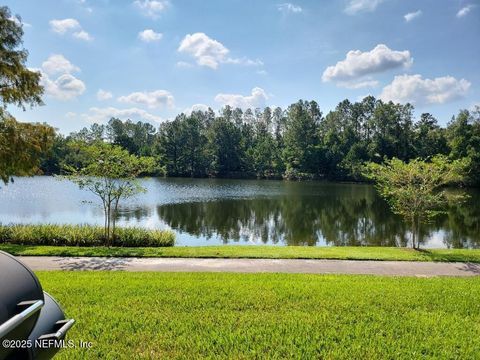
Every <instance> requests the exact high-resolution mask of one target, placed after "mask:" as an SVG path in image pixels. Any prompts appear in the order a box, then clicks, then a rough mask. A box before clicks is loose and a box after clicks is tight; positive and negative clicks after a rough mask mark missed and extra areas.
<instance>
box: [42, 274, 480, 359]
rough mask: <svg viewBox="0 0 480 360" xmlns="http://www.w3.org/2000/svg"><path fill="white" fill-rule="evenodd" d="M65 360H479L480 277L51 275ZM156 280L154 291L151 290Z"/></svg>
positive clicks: (45, 278) (46, 277) (45, 277)
mask: <svg viewBox="0 0 480 360" xmlns="http://www.w3.org/2000/svg"><path fill="white" fill-rule="evenodd" d="M39 277H40V280H41V282H42V286H43V287H44V289H45V290H46V291H48V292H49V293H50V294H52V295H53V296H54V297H55V298H56V299H57V300H59V301H60V303H61V304H62V305H63V306H64V307H65V310H66V312H67V315H68V316H70V317H73V318H75V319H76V321H77V323H76V325H75V327H74V328H73V329H72V330H71V332H70V334H69V339H72V340H76V341H78V340H83V341H91V342H92V343H93V347H92V349H90V350H87V349H78V348H77V349H66V350H62V351H61V352H60V353H59V356H58V359H100V358H102V359H104V358H108V359H144V358H165V359H175V358H182V359H190V358H222V359H251V358H273V359H289V358H303V359H318V358H325V359H393V358H395V359H415V358H436V359H437V358H444V359H447V358H449V359H453V358H457V359H474V358H480V325H479V324H480V321H479V320H480V305H479V303H478V299H479V298H480V279H478V278H461V279H459V278H431V279H419V278H391V277H374V276H334V275H294V274H211V273H195V274H192V273H119V272H108V273H106V272H75V273H71V272H43V273H39ZM147 284H148V285H147Z"/></svg>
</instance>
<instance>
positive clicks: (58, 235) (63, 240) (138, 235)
mask: <svg viewBox="0 0 480 360" xmlns="http://www.w3.org/2000/svg"><path fill="white" fill-rule="evenodd" d="M174 242H175V234H174V233H173V232H172V231H169V230H147V229H143V228H139V227H126V228H117V229H116V235H115V239H114V241H113V244H112V245H114V246H126V247H141V246H152V247H159V246H173V245H174ZM0 243H11V244H22V245H69V246H102V245H104V244H105V236H104V230H103V227H101V226H91V225H56V224H44V225H34V224H32V225H22V224H11V225H0Z"/></svg>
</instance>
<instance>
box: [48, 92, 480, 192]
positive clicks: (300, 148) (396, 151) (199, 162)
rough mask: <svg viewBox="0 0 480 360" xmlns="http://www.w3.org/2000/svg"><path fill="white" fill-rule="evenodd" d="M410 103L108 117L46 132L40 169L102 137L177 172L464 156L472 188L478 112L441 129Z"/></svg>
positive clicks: (264, 171) (336, 171)
mask: <svg viewBox="0 0 480 360" xmlns="http://www.w3.org/2000/svg"><path fill="white" fill-rule="evenodd" d="M413 110H414V108H413V106H412V105H410V104H406V105H401V104H394V103H392V102H389V103H386V102H383V101H381V100H377V99H375V98H374V97H372V96H369V97H366V98H364V99H363V100H362V101H361V102H356V103H352V102H350V101H348V100H344V101H342V102H341V103H339V104H338V106H337V107H336V108H335V110H334V111H330V112H329V113H328V114H327V115H326V116H324V114H322V112H321V110H320V108H319V106H318V104H317V103H316V102H314V101H302V100H300V101H298V102H296V103H294V104H292V105H290V106H289V107H288V109H286V110H283V109H281V108H275V109H271V108H268V107H267V108H265V109H263V110H261V109H255V110H251V109H247V110H246V111H242V110H241V109H232V108H231V107H229V106H226V107H225V108H223V109H222V110H221V112H220V113H218V114H216V113H215V112H214V111H213V110H211V109H209V110H208V111H194V112H192V113H191V114H189V115H187V114H183V113H182V114H180V115H178V116H177V117H176V118H175V119H174V120H172V121H167V122H164V123H162V124H161V125H160V127H159V128H158V129H157V128H155V127H154V126H153V125H151V124H149V123H144V122H137V123H135V122H132V121H130V120H126V121H121V120H119V119H116V118H112V119H111V120H110V121H109V122H108V124H107V125H99V124H93V125H92V126H90V127H89V128H84V129H82V130H80V131H78V132H74V133H71V134H70V135H68V136H66V137H65V136H63V135H61V134H56V136H55V139H54V144H53V147H52V149H51V150H50V152H49V154H48V156H47V157H46V158H45V159H44V160H43V162H42V165H41V169H42V171H43V172H44V173H46V174H56V173H61V172H62V169H63V168H64V167H65V165H73V166H76V165H79V164H81V163H82V156H83V155H82V152H81V151H79V150H78V149H79V146H78V145H79V144H85V143H87V144H90V143H93V142H96V141H106V142H109V143H113V144H117V145H120V146H122V147H123V148H125V149H127V150H128V151H129V152H130V153H132V154H136V155H141V156H153V157H155V158H156V159H157V163H158V165H159V167H158V169H159V170H158V172H157V173H156V174H155V175H160V174H162V175H167V176H184V177H229V178H266V179H273V178H285V179H320V178H325V179H332V180H363V179H362V177H361V175H360V170H361V165H362V164H363V163H364V162H367V161H374V162H382V161H383V159H385V158H393V157H396V158H399V159H401V160H405V161H408V160H410V159H414V158H422V159H428V158H429V157H431V156H433V155H435V154H445V155H448V156H449V157H450V158H451V159H459V158H465V157H467V158H469V160H470V171H469V182H470V185H479V184H480V108H479V107H477V108H476V109H475V110H474V111H468V110H461V111H460V112H459V113H458V114H457V115H456V116H454V117H453V118H452V119H451V120H450V122H449V123H448V126H447V127H446V128H444V127H441V126H439V124H438V121H437V119H435V118H434V117H433V116H432V115H431V114H429V113H424V114H421V116H420V118H419V119H418V120H417V121H415V120H414V118H413Z"/></svg>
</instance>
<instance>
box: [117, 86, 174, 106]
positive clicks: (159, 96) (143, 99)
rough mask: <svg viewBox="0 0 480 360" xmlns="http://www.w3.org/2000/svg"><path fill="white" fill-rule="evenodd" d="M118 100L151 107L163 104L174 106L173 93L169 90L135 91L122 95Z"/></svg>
mask: <svg viewBox="0 0 480 360" xmlns="http://www.w3.org/2000/svg"><path fill="white" fill-rule="evenodd" d="M118 101H120V102H123V103H129V104H140V105H146V106H148V107H149V108H156V107H161V106H168V107H170V108H171V107H173V105H174V98H173V95H172V94H171V93H170V92H168V91H167V90H156V91H152V92H133V93H131V94H129V95H126V96H120V97H119V98H118Z"/></svg>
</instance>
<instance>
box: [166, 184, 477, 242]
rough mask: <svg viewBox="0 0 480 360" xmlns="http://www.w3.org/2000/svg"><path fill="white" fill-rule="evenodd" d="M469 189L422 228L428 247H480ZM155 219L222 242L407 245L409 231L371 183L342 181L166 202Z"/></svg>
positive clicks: (475, 201) (475, 208)
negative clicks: (285, 191) (266, 194)
mask: <svg viewBox="0 0 480 360" xmlns="http://www.w3.org/2000/svg"><path fill="white" fill-rule="evenodd" d="M478 197H479V196H478V192H472V198H471V199H470V200H469V201H468V203H467V204H462V205H456V206H453V207H452V209H450V211H449V214H448V215H446V216H442V217H441V218H438V219H437V220H436V221H435V222H434V223H432V224H427V225H423V226H422V228H421V238H422V241H421V243H422V245H423V246H427V247H429V246H430V247H456V248H461V247H479V245H480V228H479V225H480V224H479V220H478V219H479V215H480V214H479V212H480V210H479V209H478V207H476V206H475V204H478V201H479V200H480V199H479V198H478ZM157 214H158V216H159V218H160V219H161V220H162V221H164V222H165V223H167V224H168V225H169V226H171V227H172V228H173V229H176V230H179V231H181V232H185V233H188V234H192V235H195V236H198V237H205V238H206V239H212V238H220V239H221V241H222V242H223V243H230V242H236V243H244V242H248V243H256V244H286V245H334V246H364V245H369V246H409V238H410V233H409V229H408V227H407V226H406V225H405V224H404V223H403V222H402V221H401V219H400V218H399V217H398V216H396V215H394V214H392V213H391V211H390V210H389V208H388V205H387V204H386V202H385V201H383V200H382V199H381V198H379V197H378V196H377V195H376V193H375V191H374V189H373V187H370V186H364V185H340V186H338V187H335V188H329V189H328V191H325V192H323V193H316V194H314V195H308V194H304V193H303V194H302V193H295V192H293V193H290V194H289V195H288V196H275V197H273V198H262V197H260V198H255V199H225V200H218V201H207V202H189V203H180V204H166V205H161V206H158V207H157Z"/></svg>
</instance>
